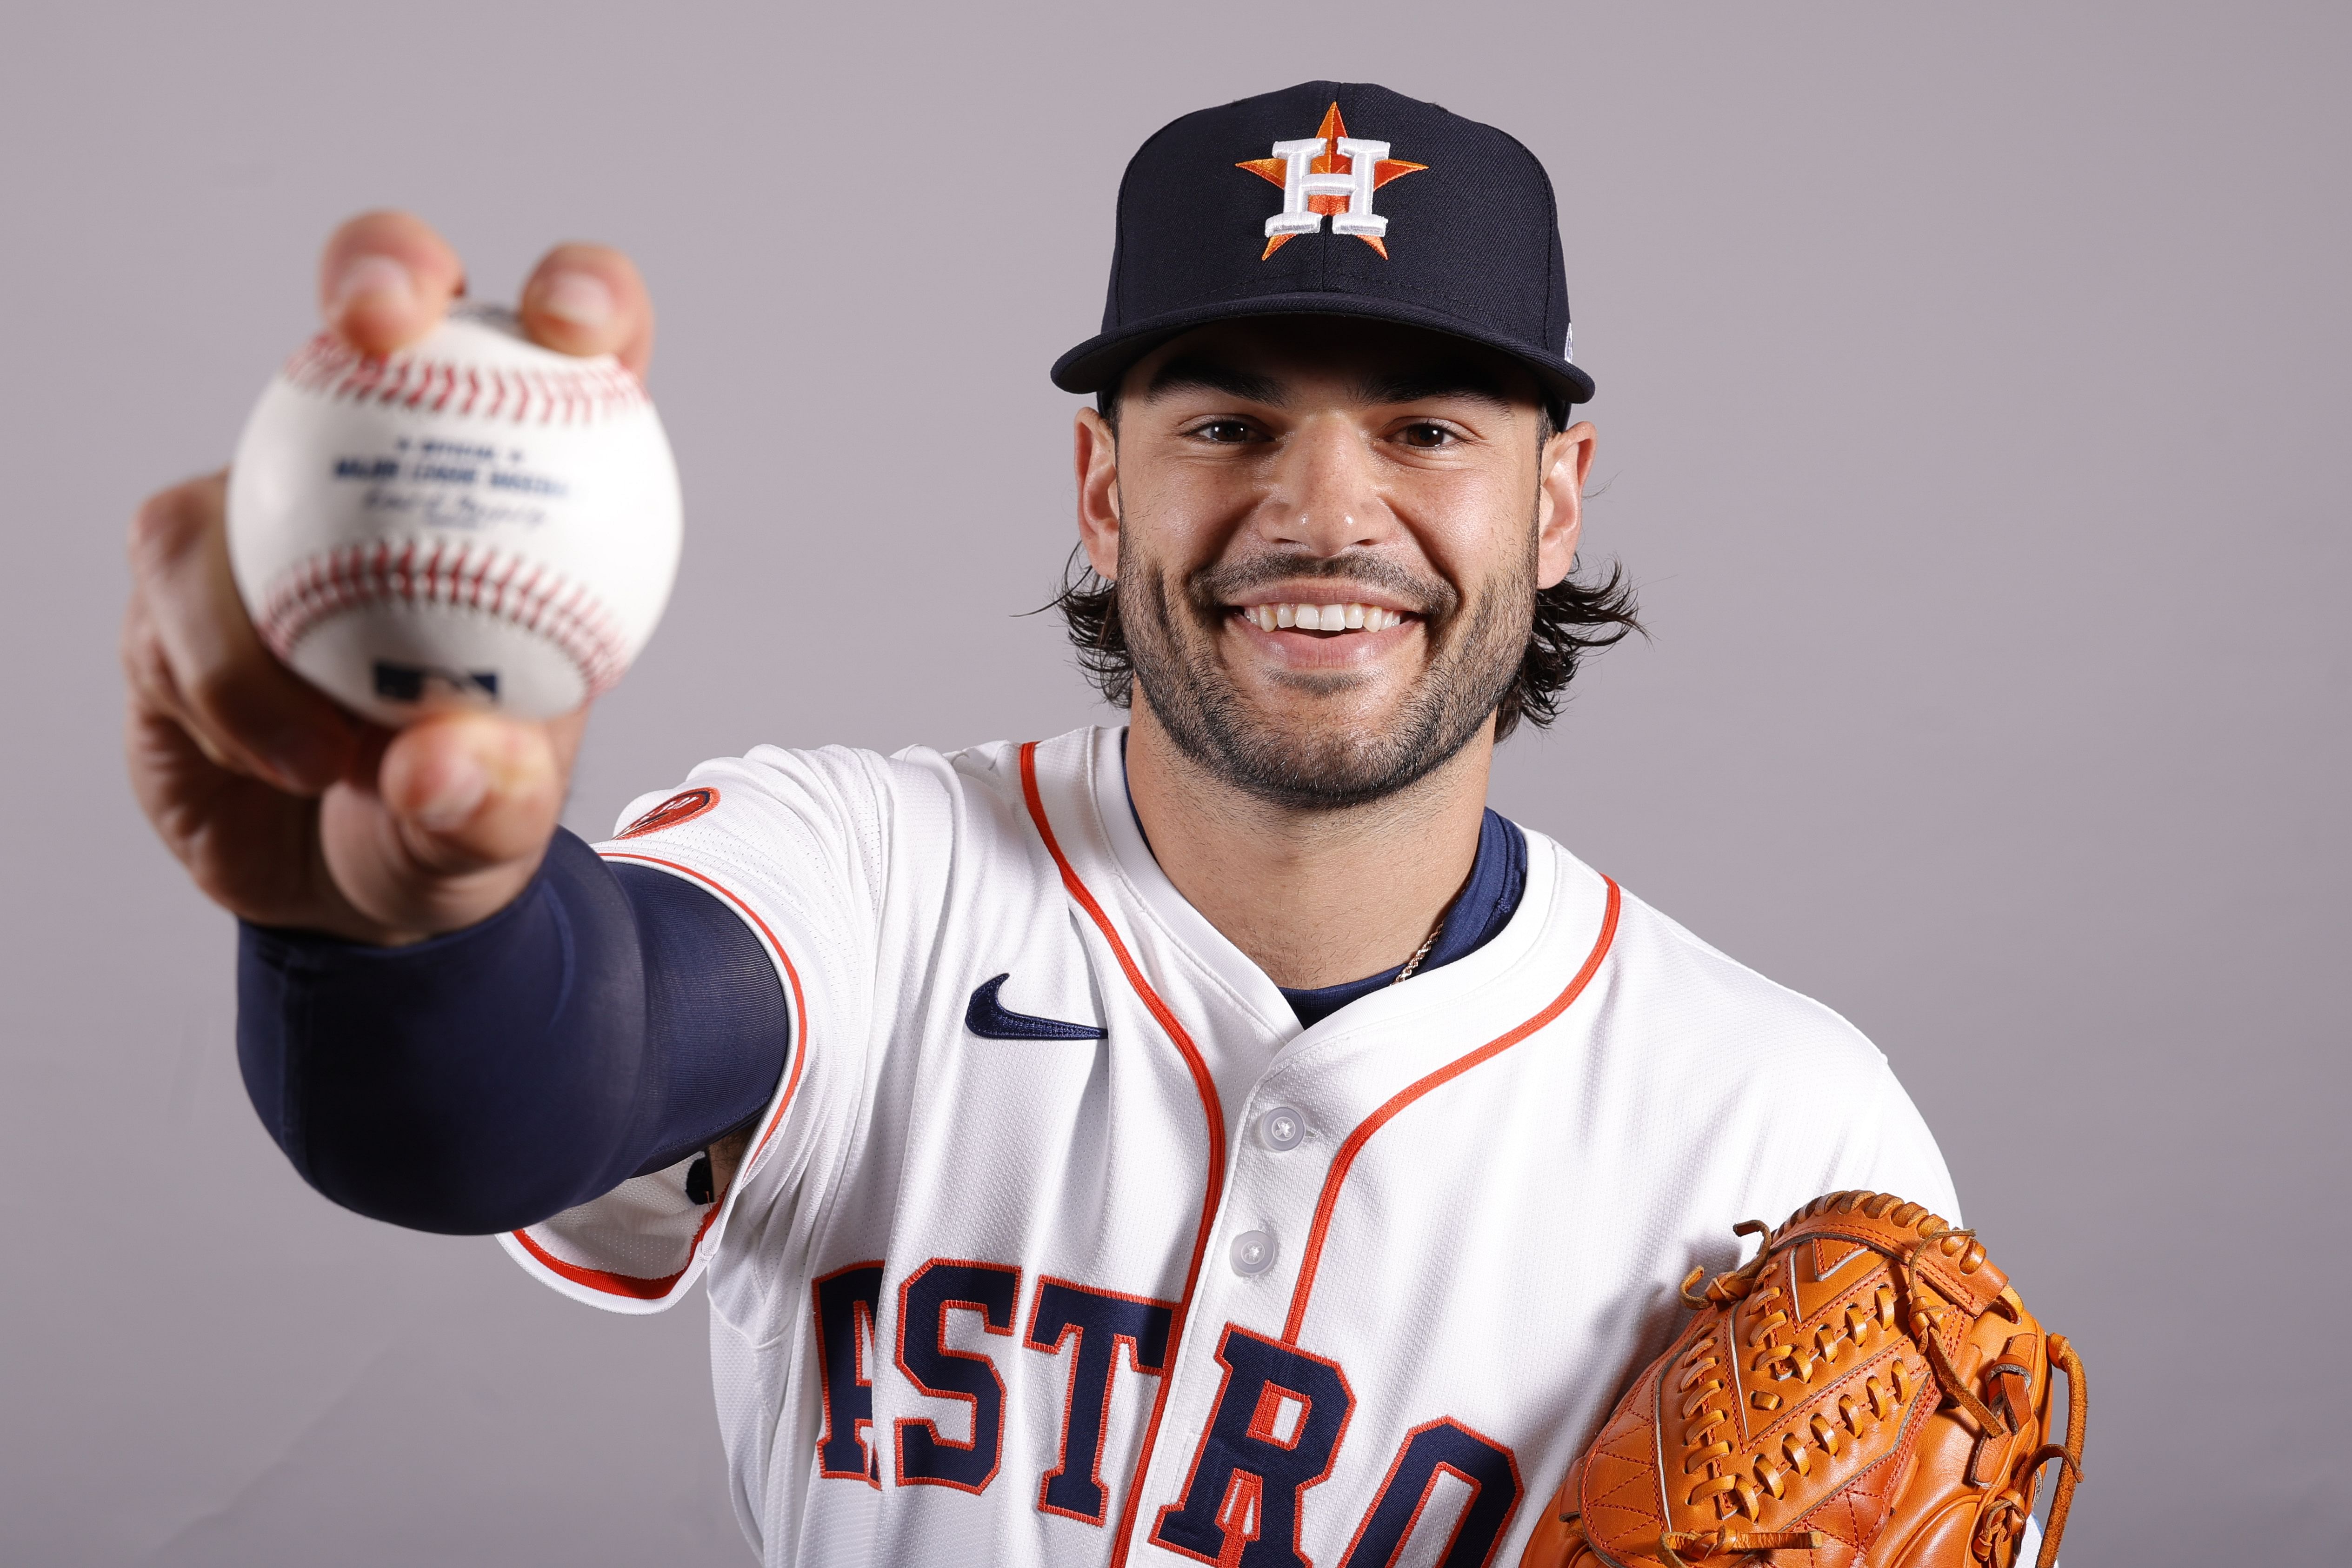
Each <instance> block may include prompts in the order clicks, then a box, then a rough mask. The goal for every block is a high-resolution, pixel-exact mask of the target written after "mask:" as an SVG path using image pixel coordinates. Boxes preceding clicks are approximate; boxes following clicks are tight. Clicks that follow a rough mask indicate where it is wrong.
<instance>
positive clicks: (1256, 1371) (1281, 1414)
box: [1151, 1323, 1356, 1568]
mask: <svg viewBox="0 0 2352 1568" xmlns="http://www.w3.org/2000/svg"><path fill="white" fill-rule="evenodd" d="M1217 1362H1218V1364H1220V1365H1222V1366H1223V1368H1224V1369H1225V1380H1224V1383H1223V1385H1222V1386H1220V1387H1219V1389H1218V1390H1217V1406H1216V1408H1215V1410H1213V1411H1212V1412H1211V1413H1210V1415H1209V1429H1208V1431H1206V1432H1205V1433H1203V1434H1202V1436H1201V1451H1200V1452H1199V1453H1197V1454H1195V1455H1194V1456H1193V1457H1192V1473H1191V1474H1190V1475H1189V1476H1187V1477H1186V1478H1185V1481H1184V1495H1183V1497H1182V1498H1181V1499H1180V1500H1177V1501H1176V1502H1173V1503H1171V1504H1170V1505H1169V1506H1168V1507H1166V1508H1163V1509H1161V1510H1160V1522H1159V1523H1158V1524H1155V1525H1154V1526H1152V1529H1151V1539H1152V1541H1153V1542H1155V1543H1157V1544H1159V1545H1161V1546H1165V1547H1167V1548H1169V1549H1170V1550H1171V1551H1173V1552H1182V1553H1184V1555H1186V1556H1187V1557H1197V1558H1199V1559H1200V1560H1201V1561H1202V1562H1203V1563H1229V1562H1232V1563H1238V1564H1239V1568H1307V1557H1306V1554H1305V1553H1304V1552H1300V1551H1299V1549H1298V1494H1299V1493H1300V1492H1302V1491H1305V1490H1306V1489H1307V1488H1308V1487H1311V1486H1313V1485H1315V1484H1316V1483H1317V1482H1318V1481H1320V1480H1322V1479H1323V1478H1324V1477H1326V1476H1328V1475H1329V1474H1330V1473H1331V1461H1332V1460H1333V1458H1336V1457H1337V1456H1338V1454H1339V1437H1340V1435H1341V1434H1342V1433H1344V1432H1346V1430H1347V1429H1348V1416H1349V1413H1350V1412H1351V1411H1352V1410H1353V1409H1354V1408H1355V1404H1356V1396H1355V1394H1354V1392H1353V1391H1352V1390H1351V1389H1349V1386H1348V1376H1347V1373H1343V1372H1341V1371H1340V1370H1339V1363H1338V1362H1335V1361H1327V1360H1326V1359H1324V1358H1323V1357H1321V1356H1319V1355H1309V1354H1307V1352H1305V1351H1302V1350H1299V1349H1297V1347H1295V1346H1292V1345H1286V1344H1284V1343H1283V1342H1281V1341H1280V1340H1269V1339H1265V1338H1263V1337H1261V1336H1259V1335H1257V1334H1254V1333H1251V1332H1250V1331H1248V1330H1247V1329H1244V1328H1242V1327H1240V1326H1239V1325H1237V1324H1231V1323H1229V1324H1227V1325H1226V1326H1225V1338H1224V1342H1223V1343H1222V1344H1220V1345H1218V1347H1217ZM1236 1536H1238V1537H1239V1538H1240V1539H1241V1540H1243V1541H1245V1542H1248V1544H1247V1545H1246V1546H1244V1547H1243V1549H1242V1551H1241V1553H1240V1555H1239V1557H1238V1558H1234V1557H1232V1556H1229V1555H1228V1552H1229V1551H1230V1548H1231V1545H1232V1543H1233V1540H1234V1537H1236Z"/></svg>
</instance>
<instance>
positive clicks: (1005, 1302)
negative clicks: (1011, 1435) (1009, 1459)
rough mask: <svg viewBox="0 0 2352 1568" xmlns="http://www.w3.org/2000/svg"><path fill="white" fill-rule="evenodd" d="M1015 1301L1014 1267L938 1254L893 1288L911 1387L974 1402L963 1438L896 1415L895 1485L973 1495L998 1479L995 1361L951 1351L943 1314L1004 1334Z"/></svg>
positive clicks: (999, 1394) (999, 1388)
mask: <svg viewBox="0 0 2352 1568" xmlns="http://www.w3.org/2000/svg"><path fill="white" fill-rule="evenodd" d="M1020 1299H1021V1271H1020V1270H1019V1269H1018V1268H1000V1267H998V1266H997V1265H995V1264H992V1263H960V1262H951V1261H950V1260H948V1259H946V1258H933V1259H931V1260H930V1261H929V1263H926V1264H924V1265H923V1266H922V1267H921V1268H918V1269H916V1270H915V1271H914V1272H913V1273H912V1274H909V1275H908V1276H907V1282H906V1283H905V1284H903V1285H901V1286H899V1287H898V1370H899V1371H900V1372H903V1373H906V1374H907V1380H908V1382H909V1383H912V1384H914V1385H915V1389H916V1392H918V1393H919V1394H929V1395H930V1396H932V1397H933V1398H937V1399H961V1400H962V1401H963V1402H964V1403H965V1404H967V1405H971V1438H970V1439H969V1440H967V1441H965V1442H961V1443H959V1442H957V1441H955V1440H954V1439H953V1438H951V1437H942V1436H940V1429H939V1426H938V1424H937V1423H935V1422H932V1421H929V1420H926V1419H924V1418H922V1417H920V1416H912V1415H908V1416H901V1417H900V1418H899V1420H898V1423H897V1426H898V1434H897V1436H898V1484H899V1485H901V1486H905V1485H908V1484H909V1483H921V1484H923V1485H927V1486H938V1487H955V1488H957V1489H960V1490H962V1491H968V1492H976V1491H984V1490H986V1489H987V1488H988V1483H989V1482H991V1481H992V1480H994V1479H996V1463H997V1457H998V1455H999V1453H1000V1452H1001V1451H1002V1449H1003V1438H1004V1379H1003V1376H1002V1375H1001V1374H999V1373H998V1372H997V1370H996V1363H994V1362H993V1361H991V1360H990V1359H989V1358H988V1357H986V1356H984V1355H982V1354H980V1353H979V1352H976V1351H951V1350H950V1349H948V1313H949V1312H950V1311H953V1310H964V1311H971V1312H978V1313H979V1314H980V1318H981V1323H982V1326H983V1327H984V1328H986V1329H987V1330H988V1331H989V1332H990V1333H992V1334H1009V1333H1011V1332H1012V1331H1013V1305H1014V1303H1015V1302H1017V1301H1018V1300H1020Z"/></svg>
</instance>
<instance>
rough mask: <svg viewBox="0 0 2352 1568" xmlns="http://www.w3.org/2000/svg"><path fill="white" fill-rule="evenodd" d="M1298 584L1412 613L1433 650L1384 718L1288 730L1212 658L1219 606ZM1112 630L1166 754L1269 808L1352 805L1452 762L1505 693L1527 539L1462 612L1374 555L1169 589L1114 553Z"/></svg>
mask: <svg viewBox="0 0 2352 1568" xmlns="http://www.w3.org/2000/svg"><path fill="white" fill-rule="evenodd" d="M1122 543H1124V541H1122ZM1301 577H1311V578H1318V579H1321V580H1323V581H1325V582H1330V583H1351V582H1352V583H1359V584H1365V585H1367V586H1370V587H1376V588H1380V589H1383V590H1386V591H1387V592H1388V593H1390V594H1392V595H1401V596H1402V600H1403V602H1404V603H1406V604H1409V605H1415V606H1418V608H1419V612H1420V614H1421V616H1422V617H1423V619H1422V635H1423V646H1424V647H1428V648H1430V649H1432V650H1433V653H1432V656H1431V658H1430V660H1429V663H1428V665H1427V667H1426V668H1424V669H1423V672H1422V675H1421V678H1420V679H1419V680H1418V681H1416V682H1415V683H1414V684H1413V686H1412V688H1411V689H1410V690H1408V691H1407V692H1406V694H1405V696H1404V699H1403V700H1402V702H1401V703H1400V704H1399V705H1398V706H1397V708H1396V709H1395V710H1394V711H1393V712H1391V713H1389V714H1386V715H1383V716H1378V717H1359V718H1353V719H1345V720H1333V721H1326V720H1323V719H1320V718H1318V719H1316V720H1315V721H1311V722H1309V723H1306V724H1298V723H1296V722H1293V723H1291V724H1285V723H1284V722H1283V721H1282V720H1281V719H1280V717H1279V716H1277V715H1274V714H1269V713H1266V712H1264V711H1261V710H1260V709H1259V708H1258V707H1257V706H1256V705H1255V704H1253V703H1252V702H1251V701H1250V700H1248V699H1246V698H1244V696H1243V694H1242V693H1241V691H1240V690H1239V689H1238V688H1237V687H1236V686H1235V685H1234V679H1233V676H1232V673H1231V672H1230V671H1229V670H1228V669H1227V668H1226V667H1225V664H1224V661H1223V658H1221V657H1220V654H1219V637H1221V636H1222V634H1223V630H1224V624H1225V621H1226V620H1227V618H1228V616H1230V613H1231V612H1230V611H1228V610H1227V608H1226V605H1228V604H1230V603H1231V602H1232V600H1233V598H1234V596H1235V595H1239V594H1241V593H1244V592H1245V591H1247V590H1248V589H1250V588H1252V587H1255V586H1257V585H1258V584H1263V583H1270V582H1274V581H1276V580H1284V581H1293V582H1295V581H1297V579H1299V578H1301ZM1118 620H1119V627H1120V630H1121V632H1122V633H1123V634H1124V636H1125V639H1126V642H1127V647H1128V653H1129V657H1130V658H1131V659H1132V660H1133V664H1134V670H1135V679H1136V682H1137V684H1138V685H1139V687H1140V688H1141V689H1142V691H1143V694H1144V696H1145V698H1146V699H1147V700H1149V701H1150V704H1151V711H1152V714H1153V716H1154V717H1155V718H1157V719H1158V720H1159V721H1160V727H1161V728H1162V729H1164V730H1166V731H1168V736H1169V739H1171V741H1173V742H1175V743H1176V748H1177V750H1179V751H1181V752H1183V753H1184V754H1185V755H1186V756H1187V757H1189V758H1191V759H1192V761H1193V762H1194V763H1198V764H1199V765H1200V766H1202V767H1203V768H1205V769H1207V770H1208V771H1209V773H1211V774H1212V775H1213V776H1214V777H1215V778H1217V779H1218V780H1220V781H1221V782H1223V783H1225V784H1233V785H1234V786H1236V787H1237V788H1240V789H1242V790H1244V791H1246V792H1248V793H1249V794H1251V795H1255V796H1257V797H1258V798H1259V799H1262V800H1265V801H1267V802H1270V803H1272V804H1274V805H1282V806H1287V807H1292V808H1295V809H1305V810H1327V811H1328V810H1333V809H1337V808H1339V807H1345V806H1355V805H1367V804H1370V802H1373V801H1377V800H1381V799H1383V798H1384V797H1386V796H1389V795H1394V794H1396V793H1397V792H1398V791H1400V790H1403V789H1406V788H1408V787H1410V786H1411V785H1412V784H1417V783H1419V782H1420V781H1421V780H1422V779H1423V778H1425V777H1427V776H1428V775H1429V774H1430V773H1433V772H1435V771H1436V770H1437V769H1438V768H1440V767H1442V766H1444V764H1445V763H1448V762H1450V761H1451V760H1453V758H1454V757H1455V756H1456V755H1458V754H1459V753H1460V752H1461V751H1462V748H1463V747H1465V746H1466V745H1468V744H1469V743H1470V742H1471V741H1472V740H1473V739H1475V737H1476V735H1477V734H1478V732H1479V731H1481V730H1482V729H1484V728H1485V727H1486V721H1487V720H1488V719H1489V718H1490V717H1492V716H1493V714H1494V711H1495V710H1496V707H1497V706H1498V705H1499V704H1500V703H1501V702H1502V700H1503V698H1504V696H1505V695H1506V694H1507V692H1508V691H1509V690H1510V689H1511V684H1512V682H1513V681H1514V680H1516V679H1517V677H1518V672H1519V666H1520V662H1521V660H1522V659H1523V658H1525V657H1526V653H1527V647H1528V634H1529V632H1530V631H1531V630H1532V629H1533V626H1534V624H1535V549H1534V542H1533V540H1532V538H1531V539H1530V541H1529V544H1528V552H1527V553H1526V554H1525V556H1523V557H1522V558H1521V559H1520V560H1519V561H1518V562H1517V564H1516V565H1515V567H1514V569H1513V570H1512V571H1510V572H1508V573H1507V574H1505V575H1504V577H1503V578H1502V579H1501V580H1499V581H1497V582H1496V583H1494V584H1492V585H1490V586H1489V587H1488V588H1487V590H1486V592H1485V593H1483V594H1481V595H1479V596H1478V597H1477V599H1476V600H1475V602H1471V603H1466V604H1465V602H1464V599H1463V596H1462V595H1460V594H1459V593H1457V592H1456V591H1455V590H1454V587H1453V586H1452V585H1451V584H1447V583H1445V582H1444V581H1442V580H1439V579H1436V578H1424V577H1421V576H1418V575H1416V574H1412V573H1410V572H1407V571H1405V570H1404V569H1403V568H1402V567H1400V566H1398V565H1396V564H1395V563H1392V562H1390V561H1387V560H1385V559H1383V558H1381V557H1378V556H1370V555H1367V556H1362V557H1352V556H1344V555H1343V556H1339V557H1336V558H1329V559H1325V560H1321V561H1308V562H1301V561H1298V560H1297V559H1295V558H1290V557H1281V556H1276V557H1268V558H1263V559H1260V560H1257V561H1254V562H1244V563H1240V564H1237V565H1233V566H1211V567H1204V568H1202V570H1201V571H1198V572H1195V573H1193V574H1192V575H1191V576H1189V577H1188V578H1186V579H1184V580H1183V581H1182V582H1181V583H1178V582H1176V581H1173V580H1171V578H1170V576H1169V574H1167V572H1166V571H1165V570H1164V569H1162V568H1160V567H1158V566H1156V565H1153V564H1150V563H1144V562H1141V561H1137V560H1132V559H1129V558H1126V557H1124V555H1123V557H1122V559H1121V561H1120V563H1119V574H1118ZM1344 635H1351V636H1352V635H1355V634H1344ZM1276 679H1277V680H1278V681H1279V682H1280V683H1281V684H1282V685H1285V686H1287V687H1288V688H1290V689H1293V690H1297V691H1299V692H1301V693H1304V694H1310V695H1311V694H1318V693H1320V694H1327V695H1332V696H1337V695H1339V694H1341V693H1343V692H1345V691H1346V690H1347V689H1349V687H1351V686H1355V685H1357V684H1359V683H1360V682H1362V681H1364V680H1365V679H1368V678H1367V677H1364V676H1361V675H1355V674H1347V673H1339V672H1333V673H1331V674H1328V675H1315V674H1290V675H1285V676H1279V677H1277V678H1276Z"/></svg>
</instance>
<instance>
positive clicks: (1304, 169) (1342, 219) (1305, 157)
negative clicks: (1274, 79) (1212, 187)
mask: <svg viewBox="0 0 2352 1568" xmlns="http://www.w3.org/2000/svg"><path fill="white" fill-rule="evenodd" d="M1388 152H1389V144H1388V143H1387V142H1365V141H1360V140H1358V139H1356V138H1354V137H1351V136H1349V134H1348V122H1347V121H1344V120H1342V119H1340V118H1339V104H1338V103H1337V102H1334V103H1333V104H1332V105H1331V107H1330V108H1329V109H1328V110H1325V111H1324V115H1323V123H1322V125H1321V127H1320V128H1318V130H1317V131H1316V132H1315V134H1314V135H1313V136H1312V137H1310V138H1306V139H1303V140H1300V141H1297V142H1276V143H1275V144H1274V156H1273V157H1271V158H1252V159H1250V160H1248V161H1247V162H1245V163H1236V164H1234V168H1236V169H1246V170H1248V171H1249V172H1250V173H1251V174H1255V175H1256V176H1257V177H1258V178H1259V179H1261V180H1264V181H1265V182H1267V183H1268V184H1274V185H1278V186H1280V187H1281V188H1282V211H1280V212H1278V213H1276V214H1275V215H1274V216H1272V217H1270V218H1268V219H1266V220H1265V234H1266V240H1265V254H1264V255H1261V256H1260V257H1259V258H1258V259H1259V260H1260V261H1264V260H1265V258H1267V257H1269V256H1272V255H1273V254H1274V253H1275V252H1276V251H1277V250H1280V249H1281V248H1282V247H1284V246H1286V245H1287V244H1289V243H1290V242H1291V241H1292V240H1294V239H1296V238H1297V237H1299V236H1300V235H1302V234H1313V233H1315V232H1316V231H1317V230H1318V229H1319V228H1321V227H1322V226H1323V220H1324V219H1325V218H1327V217H1328V218H1329V219H1330V220H1331V232H1332V233H1334V234H1352V235H1354V236H1355V237H1357V238H1358V239H1360V240H1362V241H1363V242H1364V243H1365V244H1366V245H1369V246H1370V247H1372V248H1373V249H1374V250H1377V251H1379V252H1380V253H1381V258H1382V259H1384V260H1385V259H1386V258H1387V257H1388V253H1389V247H1388V246H1387V245H1386V243H1384V241H1383V238H1382V237H1383V236H1384V235H1386V234H1387V233H1388V226H1389V220H1388V219H1387V218H1385V217H1382V216H1380V215H1379V214H1377V213H1375V212H1374V211H1373V210H1372V193H1373V192H1375V191H1377V190H1379V189H1380V188H1381V186H1382V185H1385V184H1388V183H1389V182H1390V181H1391V180H1395V179H1402V177H1403V176H1405V175H1407V174H1419V173H1420V172H1421V171H1422V170H1423V169H1426V168H1428V167H1429V165H1428V164H1426V163H1404V162H1402V161H1401V160H1399V159H1395V158H1391V157H1390V156H1389V155H1388ZM1358 159H1362V160H1364V163H1365V167H1366V170H1367V173H1364V174H1360V173H1359V172H1358V168H1357V160H1358Z"/></svg>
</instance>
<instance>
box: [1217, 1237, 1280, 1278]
mask: <svg viewBox="0 0 2352 1568" xmlns="http://www.w3.org/2000/svg"><path fill="white" fill-rule="evenodd" d="M1228 1256H1230V1257H1231V1258H1233V1261H1234V1273H1236V1274H1238V1275H1240V1276H1241V1277H1242V1278H1243V1279H1248V1278H1250V1277H1251V1276H1252V1275H1255V1274H1263V1273H1265V1271H1266V1270H1267V1269H1269V1268H1273V1267H1274V1237H1271V1236H1268V1235H1267V1234H1266V1233H1265V1232H1264V1231H1262V1230H1245V1231H1244V1232H1242V1233H1241V1234H1240V1235H1239V1236H1237V1237H1234V1245H1233V1247H1232V1248H1231V1250H1230V1252H1229V1254H1228Z"/></svg>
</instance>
